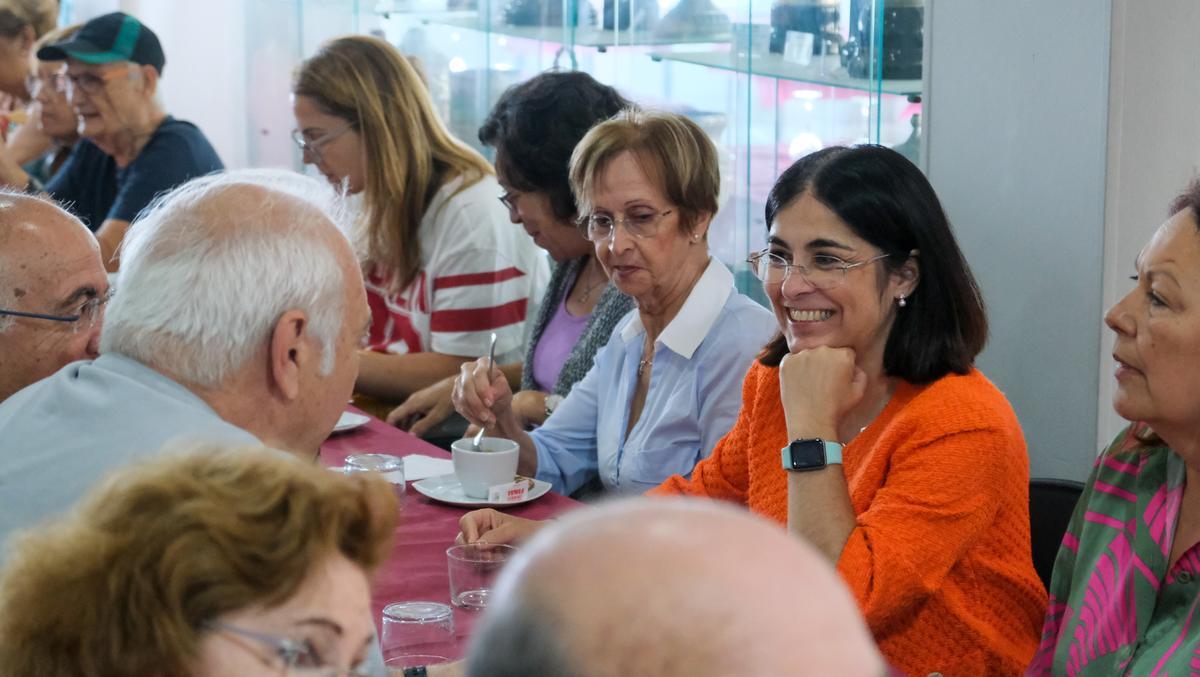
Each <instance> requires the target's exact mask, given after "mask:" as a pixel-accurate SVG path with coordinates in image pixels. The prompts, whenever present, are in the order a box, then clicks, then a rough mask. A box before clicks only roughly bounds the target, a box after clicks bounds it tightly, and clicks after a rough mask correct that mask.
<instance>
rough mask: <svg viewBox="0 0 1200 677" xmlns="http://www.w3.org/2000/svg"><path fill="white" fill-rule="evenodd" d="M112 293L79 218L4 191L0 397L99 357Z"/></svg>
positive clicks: (0, 195) (0, 199)
mask: <svg viewBox="0 0 1200 677" xmlns="http://www.w3.org/2000/svg"><path fill="white" fill-rule="evenodd" d="M108 294H109V288H108V276H107V275H105V273H104V264H103V263H101V261H100V247H99V246H98V245H97V244H96V238H94V237H93V236H92V234H91V233H90V232H89V231H88V229H87V228H85V227H84V226H83V224H82V223H80V222H79V219H76V218H75V217H73V216H71V215H70V214H68V213H66V212H64V211H63V210H62V209H59V208H58V207H57V206H55V205H54V204H53V203H51V202H50V201H49V200H45V199H42V198H38V197H33V196H29V195H21V194H17V193H10V192H5V191H0V402H3V401H4V400H6V399H8V397H9V396H10V395H12V394H13V393H15V392H17V391H18V390H20V389H22V388H24V387H25V386H27V385H29V384H31V383H33V382H35V381H40V380H42V379H43V378H46V377H47V376H49V375H51V374H53V373H54V372H56V371H58V370H59V369H60V368H61V367H63V366H65V365H67V364H69V363H71V362H75V361H77V360H90V359H93V358H95V357H96V355H97V354H98V350H97V346H98V345H99V342H100V326H101V323H102V320H103V313H104V304H105V302H106V301H107V300H108Z"/></svg>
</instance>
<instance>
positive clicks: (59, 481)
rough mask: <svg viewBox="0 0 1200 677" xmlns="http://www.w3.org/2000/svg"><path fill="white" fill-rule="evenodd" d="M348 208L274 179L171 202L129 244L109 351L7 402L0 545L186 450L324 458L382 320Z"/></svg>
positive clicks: (176, 196) (194, 188)
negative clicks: (221, 448) (106, 484)
mask: <svg viewBox="0 0 1200 677" xmlns="http://www.w3.org/2000/svg"><path fill="white" fill-rule="evenodd" d="M341 213H342V210H341V209H340V203H339V202H338V200H337V197H336V195H335V194H334V193H333V192H332V190H331V189H329V188H327V187H324V186H322V185H321V184H319V183H317V182H316V181H314V180H311V179H307V178H305V177H302V176H299V175H296V174H292V173H288V172H282V171H267V170H258V171H242V172H230V173H225V174H215V175H210V176H207V177H203V178H200V179H196V180H194V181H192V182H191V183H188V184H185V185H183V186H181V187H179V188H177V189H175V190H174V191H172V192H171V193H169V194H167V195H166V196H165V197H163V198H162V199H160V200H159V201H158V202H156V203H155V204H154V205H153V206H152V207H151V209H150V210H149V211H148V212H147V213H145V214H144V215H143V217H142V218H141V219H140V220H139V221H138V222H137V223H136V224H135V225H134V226H133V228H132V229H131V230H130V232H129V236H128V237H127V239H126V248H125V252H124V264H123V265H122V267H121V272H120V276H119V277H118V279H117V283H116V289H117V290H118V293H117V294H116V295H115V297H114V298H113V300H112V301H111V302H110V304H109V308H108V313H107V317H106V321H105V327H104V333H103V336H102V339H101V346H100V347H101V355H100V356H99V357H98V358H97V359H95V360H91V361H83V362H75V363H72V364H70V365H68V366H66V367H64V368H63V369H61V370H59V371H58V372H57V373H55V374H54V375H52V376H50V377H49V378H46V379H44V380H42V381H40V382H38V383H36V384H34V385H32V386H30V387H28V388H26V389H24V390H23V391H21V392H19V393H17V394H16V395H15V396H13V397H11V398H9V399H8V400H7V401H5V402H4V403H3V404H0V440H2V442H0V446H2V447H3V453H0V505H3V506H4V510H2V511H0V538H7V536H8V535H9V533H11V532H12V531H13V530H14V529H17V528H21V527H25V526H29V525H31V524H33V523H36V522H38V521H40V520H42V519H44V518H47V517H50V516H52V515H54V514H56V513H59V512H61V511H63V510H64V509H65V508H67V507H68V506H70V505H71V504H72V503H74V502H75V501H76V500H77V499H78V498H79V497H80V496H82V495H83V494H84V493H85V492H86V490H87V489H88V487H89V486H90V485H91V484H92V483H93V482H95V481H96V480H97V478H99V477H100V476H101V475H103V474H105V473H106V472H107V471H109V470H111V469H114V468H117V467H119V466H122V465H126V464H129V463H131V462H135V461H136V460H137V459H138V458H142V457H145V456H147V455H152V454H157V453H160V450H162V449H164V448H170V447H172V446H175V445H176V444H180V443H188V442H201V441H203V442H218V443H225V442H227V443H237V444H249V443H256V442H261V443H263V444H266V445H268V446H271V447H275V448H278V449H284V450H287V451H290V452H294V453H295V454H297V455H299V456H301V457H302V458H305V459H309V460H311V459H313V458H315V456H316V453H317V450H318V447H319V445H320V443H321V442H322V441H323V440H324V439H325V437H326V436H327V435H328V434H329V432H330V430H331V429H332V428H333V425H334V424H335V423H336V422H337V419H338V417H339V415H340V414H341V412H342V410H343V408H344V407H345V404H346V401H347V400H348V398H349V397H350V393H351V390H352V388H353V385H354V379H355V376H356V374H357V371H358V346H359V342H360V340H361V337H362V336H363V334H364V332H365V331H366V328H367V326H368V322H369V319H370V311H369V309H368V307H367V301H366V297H365V294H364V292H363V282H362V277H361V275H360V273H359V269H358V266H357V264H356V262H355V257H354V254H353V252H352V250H351V247H350V244H349V242H348V241H347V240H346V238H345V237H344V236H343V235H342V232H341V231H340V230H339V228H338V226H337V225H336V224H335V220H337V219H340V218H341V216H340V215H341Z"/></svg>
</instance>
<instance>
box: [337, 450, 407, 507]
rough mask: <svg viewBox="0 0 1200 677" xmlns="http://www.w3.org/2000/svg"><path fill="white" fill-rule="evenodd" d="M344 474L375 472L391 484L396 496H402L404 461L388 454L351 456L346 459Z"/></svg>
mask: <svg viewBox="0 0 1200 677" xmlns="http://www.w3.org/2000/svg"><path fill="white" fill-rule="evenodd" d="M343 467H344V468H345V472H346V474H350V473H356V472H377V473H379V474H380V475H382V476H383V479H385V480H387V481H388V482H390V483H391V484H392V487H393V488H394V489H395V491H396V495H397V496H401V497H403V496H404V491H405V488H406V484H405V482H404V459H402V458H400V457H398V456H391V455H389V454H351V455H350V456H347V457H346V465H345V466H343Z"/></svg>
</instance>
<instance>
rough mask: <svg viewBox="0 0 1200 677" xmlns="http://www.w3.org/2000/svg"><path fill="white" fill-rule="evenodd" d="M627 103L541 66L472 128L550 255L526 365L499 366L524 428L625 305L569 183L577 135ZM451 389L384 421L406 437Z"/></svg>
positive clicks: (428, 394)
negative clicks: (589, 234) (580, 216)
mask: <svg viewBox="0 0 1200 677" xmlns="http://www.w3.org/2000/svg"><path fill="white" fill-rule="evenodd" d="M629 105H630V104H629V102H628V101H626V100H625V99H624V98H623V97H622V96H621V95H620V94H618V93H617V91H616V90H615V89H613V88H612V87H608V86H607V85H602V84H600V83H599V82H597V81H596V80H594V79H593V78H592V77H591V76H590V75H588V74H586V73H581V72H566V73H542V74H541V75H538V76H536V77H534V78H532V79H530V80H528V81H526V82H523V83H521V84H519V85H515V86H513V87H510V88H509V89H508V90H507V91H506V92H504V94H503V95H502V96H501V97H500V100H499V101H497V102H496V106H495V107H494V108H493V109H492V111H491V113H490V114H489V115H488V118H487V120H486V121H484V123H483V126H482V127H480V129H479V139H480V140H481V141H483V142H484V143H485V144H488V145H490V146H492V147H494V148H495V149H496V162H495V165H496V176H497V178H498V179H499V181H500V186H501V188H503V189H504V194H503V195H500V196H499V198H500V201H501V202H502V203H504V206H505V207H508V213H509V218H510V219H511V220H512V222H513V223H518V224H521V225H522V226H523V227H524V228H525V232H527V233H529V236H530V237H532V238H533V241H534V243H535V244H537V245H538V246H539V247H541V248H542V249H545V250H546V251H547V253H549V254H550V257H551V258H552V259H554V261H555V268H554V272H553V274H552V276H551V278H550V285H549V286H548V287H547V289H546V296H545V297H544V298H543V299H542V305H541V309H540V311H539V313H538V316H537V318H536V321H535V323H534V324H533V331H532V334H531V336H530V338H529V343H528V346H527V350H526V353H525V361H524V363H520V362H518V363H514V364H506V365H501V366H500V368H501V369H502V370H503V371H504V374H505V375H506V376H507V377H508V381H509V385H510V386H511V387H512V388H513V389H514V390H515V389H518V388H519V389H520V391H519V392H516V394H515V395H514V397H513V410H514V412H515V413H516V414H517V415H518V417H519V418H520V419H521V420H522V421H523V422H524V423H525V424H527V425H538V424H541V423H542V422H544V421H545V420H546V417H547V416H549V415H550V412H552V411H553V410H554V407H555V406H556V405H557V404H558V402H560V401H561V400H562V398H563V397H564V396H565V395H566V394H567V393H568V392H569V391H570V390H571V386H573V385H575V383H576V382H577V381H579V380H580V379H582V378H583V376H584V375H585V374H587V372H588V370H589V369H590V368H591V366H592V361H593V359H594V358H595V355H596V351H598V350H599V349H600V348H601V347H603V346H604V344H605V343H607V342H608V339H609V336H610V335H611V334H612V330H613V327H614V326H616V323H617V321H618V320H620V319H621V318H622V317H623V316H624V315H625V314H626V313H628V312H629V311H630V310H631V309H632V308H633V299H631V298H630V297H628V296H626V295H624V294H622V293H621V292H620V291H619V290H617V288H616V287H615V286H613V285H612V284H611V283H610V282H609V279H608V275H607V274H606V273H605V271H604V269H603V268H602V267H601V266H600V263H599V261H597V260H596V256H595V252H594V248H593V247H592V243H591V242H589V241H588V240H587V239H586V238H585V237H584V235H583V231H582V230H580V228H579V226H578V223H577V219H578V214H577V211H578V210H577V208H576V206H575V198H574V197H573V196H572V194H571V187H570V184H569V183H568V180H567V167H568V164H569V163H570V160H571V152H572V151H573V150H574V149H575V146H576V145H577V144H578V143H579V140H580V139H582V138H583V135H584V134H586V133H587V131H588V130H589V129H591V128H592V127H593V126H594V125H595V124H596V123H598V122H601V121H603V120H606V119H608V118H610V117H612V116H613V115H616V114H617V112H618V111H620V110H621V109H623V108H626V107H628V106H629ZM453 388H454V379H453V378H448V379H445V380H443V381H441V382H439V383H435V384H434V385H432V386H430V387H428V388H425V389H424V390H420V391H417V392H416V393H413V394H412V395H411V396H410V397H409V398H408V399H407V400H405V402H404V403H403V404H401V405H400V406H399V407H397V408H395V409H394V410H392V412H391V413H390V414H389V415H388V417H387V420H388V422H389V423H392V424H394V425H397V426H399V427H401V428H403V429H405V430H408V431H409V432H411V433H413V434H414V435H425V434H427V433H429V432H430V431H431V430H432V429H434V428H435V427H436V426H438V425H439V424H441V423H442V422H443V421H445V420H446V419H447V418H448V417H449V416H450V415H451V414H453V413H454V405H453V404H451V402H450V393H451V391H452V390H453Z"/></svg>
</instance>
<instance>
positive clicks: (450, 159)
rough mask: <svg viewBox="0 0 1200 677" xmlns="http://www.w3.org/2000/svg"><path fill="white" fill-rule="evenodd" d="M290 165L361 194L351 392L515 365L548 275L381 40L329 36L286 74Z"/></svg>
mask: <svg viewBox="0 0 1200 677" xmlns="http://www.w3.org/2000/svg"><path fill="white" fill-rule="evenodd" d="M292 91H293V94H294V97H293V110H294V113H295V116H296V122H297V127H298V129H297V130H296V133H295V139H296V142H297V144H298V145H300V147H301V148H302V149H303V151H304V160H305V162H307V163H311V164H314V165H316V167H317V169H318V170H319V171H320V172H321V173H322V174H323V175H324V176H325V177H326V178H327V179H328V180H329V181H330V182H331V183H333V184H334V185H337V186H340V187H341V188H342V189H343V190H344V191H345V192H346V193H348V194H359V193H361V194H362V196H363V203H364V211H365V213H364V215H363V219H362V224H361V225H362V229H361V232H360V233H358V234H357V235H358V238H357V243H358V246H359V249H360V256H361V258H362V261H363V265H364V273H365V274H366V278H367V292H368V297H369V299H370V302H371V307H372V311H373V324H372V327H371V332H370V340H369V344H370V351H369V352H368V353H366V354H365V355H364V359H363V364H362V368H361V370H360V376H359V381H358V391H359V392H360V393H363V394H366V395H370V396H372V397H376V398H381V399H385V400H401V399H403V398H404V397H407V396H408V395H409V394H411V393H412V392H414V391H416V390H419V389H420V388H423V387H425V386H428V385H431V384H432V383H434V382H436V381H438V380H440V379H441V378H444V377H446V376H448V375H451V374H453V373H454V371H455V370H456V369H457V368H458V365H459V364H461V363H462V362H463V361H465V360H467V359H472V358H475V357H478V356H480V355H485V354H487V352H488V347H489V345H488V337H489V334H490V333H491V332H493V331H494V332H495V333H496V334H497V346H496V352H497V355H498V356H502V357H504V358H508V359H509V361H514V360H517V359H519V358H520V352H521V348H522V347H523V338H524V326H525V321H526V318H527V317H528V316H529V311H530V308H529V300H530V299H531V298H532V299H540V298H541V294H542V288H543V287H544V286H545V282H546V277H547V276H548V270H547V267H546V262H545V260H544V258H543V257H541V256H540V255H539V253H538V250H537V248H536V247H535V246H534V244H533V242H532V241H531V240H530V239H529V238H528V237H527V236H526V235H525V234H524V233H522V232H520V229H517V228H513V227H512V226H511V225H510V224H508V223H507V221H508V219H507V214H506V210H505V209H504V207H503V206H502V205H501V204H500V203H499V202H498V201H497V199H496V198H497V197H499V196H500V194H501V190H500V187H499V185H498V184H497V183H496V179H495V176H494V173H493V171H492V168H491V166H490V165H489V164H488V163H487V161H486V160H485V159H484V158H483V157H482V156H481V155H479V154H478V153H476V152H475V151H474V150H471V149H470V148H468V147H467V146H465V145H464V144H463V143H462V142H460V141H458V140H457V139H455V138H454V137H453V136H451V135H450V132H449V131H448V130H447V129H446V127H445V125H443V124H442V122H441V120H439V119H438V117H437V114H436V113H435V112H434V109H433V104H432V102H431V100H430V98H429V93H428V91H427V90H426V88H425V86H424V84H423V83H422V81H421V78H420V76H419V74H418V73H417V71H416V70H415V69H414V68H413V66H412V64H411V63H409V61H408V60H407V59H405V58H404V56H403V55H402V54H401V53H400V52H399V51H397V50H396V49H395V48H394V47H393V46H392V45H390V44H388V43H387V42H386V41H384V40H381V39H379V38H374V37H370V36H361V35H357V36H349V37H344V38H338V39H336V40H333V41H331V42H329V43H326V44H325V45H324V46H322V47H321V48H320V49H319V50H318V51H317V53H316V54H315V55H313V56H312V57H311V58H309V59H308V60H307V61H305V62H304V63H303V64H302V65H301V66H300V68H299V70H298V71H297V74H296V78H295V84H294V86H293V90H292Z"/></svg>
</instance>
